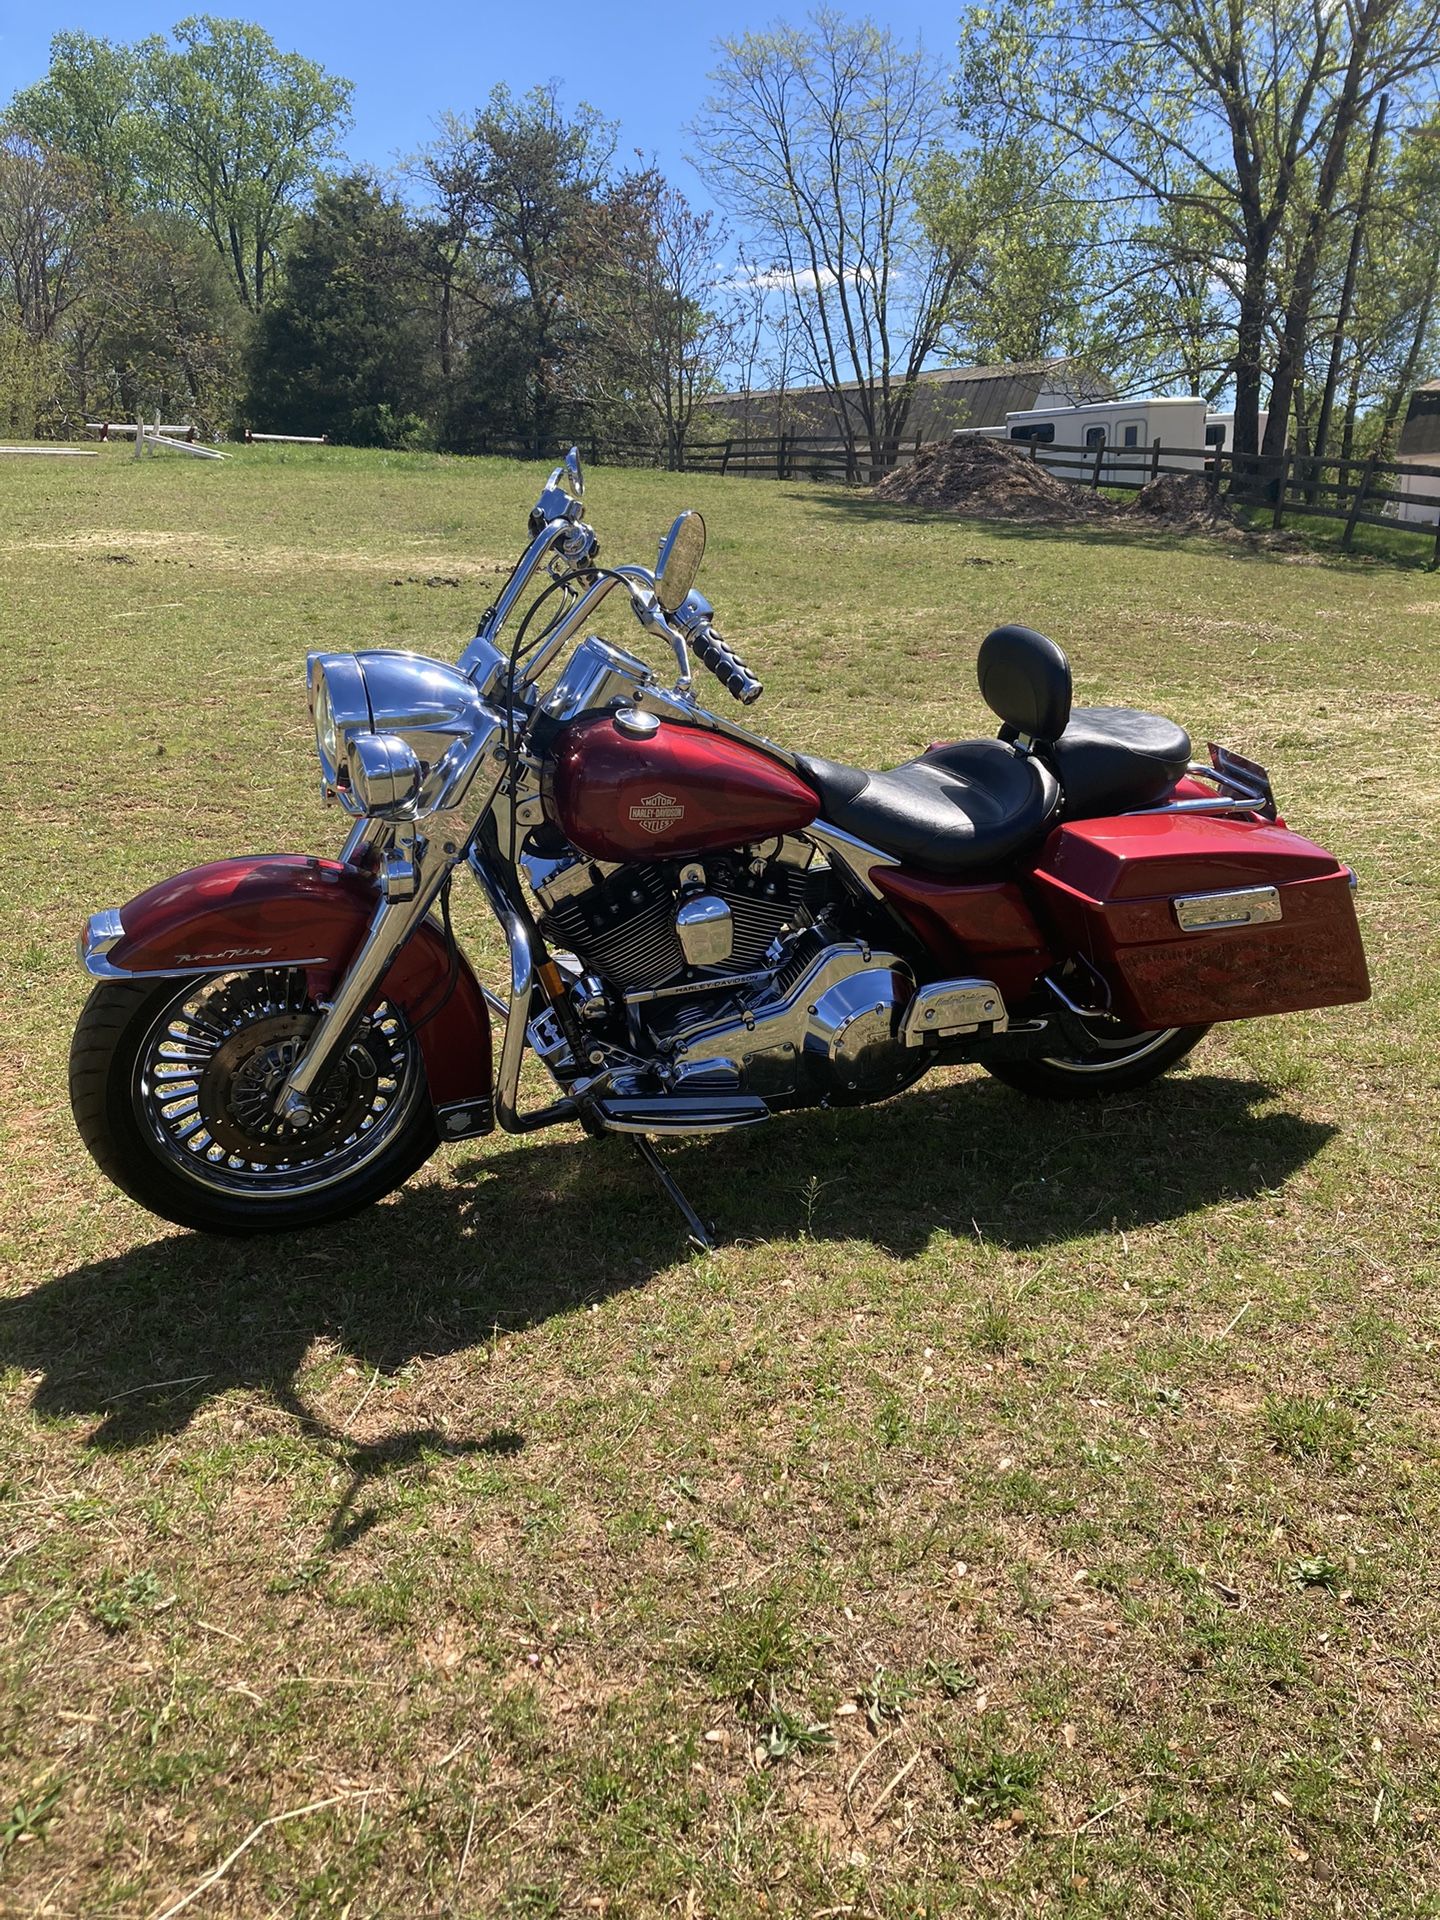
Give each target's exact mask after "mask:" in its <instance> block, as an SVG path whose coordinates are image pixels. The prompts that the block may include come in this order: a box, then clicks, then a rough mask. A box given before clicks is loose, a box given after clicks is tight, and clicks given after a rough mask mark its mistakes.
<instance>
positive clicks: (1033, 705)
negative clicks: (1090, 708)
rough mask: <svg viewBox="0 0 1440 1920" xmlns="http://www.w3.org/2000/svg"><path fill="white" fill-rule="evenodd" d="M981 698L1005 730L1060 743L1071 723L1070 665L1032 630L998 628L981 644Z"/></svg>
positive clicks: (1062, 653)
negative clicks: (1000, 721)
mask: <svg viewBox="0 0 1440 1920" xmlns="http://www.w3.org/2000/svg"><path fill="white" fill-rule="evenodd" d="M976 671H977V673H978V674H979V677H980V697H981V698H982V699H983V700H984V702H985V704H986V706H987V707H989V708H990V710H991V712H992V713H998V714H999V716H1000V718H1001V719H1002V720H1003V721H1004V722H1005V724H1006V726H1007V727H1013V728H1014V729H1015V731H1016V732H1017V733H1024V734H1028V735H1029V736H1030V737H1031V739H1033V740H1043V741H1046V742H1049V741H1051V740H1058V739H1059V738H1060V735H1061V734H1062V733H1063V732H1064V731H1065V727H1066V723H1067V722H1068V721H1069V718H1070V662H1069V661H1068V660H1067V659H1066V658H1065V651H1064V649H1063V647H1058V646H1056V644H1055V642H1054V641H1053V640H1047V639H1046V638H1045V635H1044V634H1043V633H1036V632H1035V631H1034V630H1033V629H1032V628H1030V627H996V628H995V630H994V632H993V633H987V634H986V636H985V638H984V639H983V640H982V641H981V643H980V657H979V659H978V660H977V662H976Z"/></svg>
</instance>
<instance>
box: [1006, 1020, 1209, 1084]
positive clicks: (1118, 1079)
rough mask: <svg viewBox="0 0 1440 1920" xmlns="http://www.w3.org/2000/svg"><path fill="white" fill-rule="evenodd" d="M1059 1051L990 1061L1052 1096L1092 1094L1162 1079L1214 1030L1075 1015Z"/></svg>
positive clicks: (1012, 1078)
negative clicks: (1135, 1024)
mask: <svg viewBox="0 0 1440 1920" xmlns="http://www.w3.org/2000/svg"><path fill="white" fill-rule="evenodd" d="M1066 1024H1067V1029H1068V1030H1067V1031H1066V1032H1065V1033H1064V1036H1063V1040H1062V1042H1061V1044H1060V1045H1059V1046H1057V1048H1056V1050H1055V1052H1054V1053H1046V1054H1040V1055H1038V1056H1037V1057H1036V1058H1034V1059H1030V1060H996V1061H993V1062H992V1061H988V1060H987V1061H986V1062H985V1066H986V1070H987V1072H989V1073H993V1074H994V1076H995V1078H996V1079H997V1080H1003V1081H1004V1082H1005V1084H1006V1086H1007V1087H1015V1088H1017V1089H1018V1090H1019V1092H1021V1093H1028V1094H1033V1095H1036V1096H1038V1097H1040V1098H1043V1099H1048V1100H1088V1099H1091V1098H1093V1096H1094V1095H1096V1094H1099V1093H1125V1092H1128V1091H1129V1090H1130V1089H1131V1088H1134V1087H1143V1086H1146V1085H1148V1083H1149V1082H1150V1081H1151V1080H1158V1079H1159V1077H1160V1075H1161V1074H1162V1073H1165V1072H1168V1070H1169V1069H1170V1068H1171V1067H1173V1066H1174V1065H1175V1062H1176V1061H1177V1060H1183V1059H1184V1058H1185V1055H1186V1054H1187V1053H1189V1051H1190V1049H1191V1048H1192V1047H1193V1046H1195V1045H1196V1044H1197V1042H1199V1041H1200V1040H1202V1039H1203V1038H1204V1037H1205V1035H1206V1034H1207V1033H1208V1032H1209V1031H1210V1029H1209V1027H1208V1026H1203V1027H1159V1028H1155V1029H1150V1030H1145V1029H1142V1028H1139V1027H1127V1026H1125V1025H1123V1024H1122V1023H1121V1022H1120V1021H1118V1020H1094V1021H1086V1020H1079V1019H1072V1020H1070V1021H1068V1022H1067V1023H1066Z"/></svg>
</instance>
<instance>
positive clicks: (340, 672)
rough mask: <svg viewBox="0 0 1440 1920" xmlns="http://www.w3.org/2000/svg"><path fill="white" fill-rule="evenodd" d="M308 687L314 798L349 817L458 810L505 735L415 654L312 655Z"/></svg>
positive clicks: (451, 671) (453, 678) (440, 669)
mask: <svg viewBox="0 0 1440 1920" xmlns="http://www.w3.org/2000/svg"><path fill="white" fill-rule="evenodd" d="M306 681H307V686H308V690H309V701H310V716H311V719H312V720H313V721H314V723H315V746H316V751H317V753H318V754H319V757H320V774H321V785H322V790H323V792H324V794H325V797H326V798H327V799H328V800H338V801H339V803H340V804H341V806H343V807H344V808H345V810H346V812H347V813H352V814H357V815H367V814H373V815H377V816H380V817H382V818H383V817H410V818H419V817H420V816H422V815H424V814H427V813H433V812H436V811H439V810H444V809H449V808H452V807H458V806H459V805H460V804H461V803H462V802H463V801H464V800H465V798H466V796H467V793H468V791H469V788H470V785H471V782H472V781H473V779H474V777H475V774H476V771H477V769H479V768H480V767H481V766H482V765H483V764H484V762H485V761H486V760H487V759H488V758H490V757H491V755H492V750H493V748H494V747H495V745H496V744H498V742H499V740H500V737H501V734H502V731H503V729H502V726H501V721H500V717H499V715H498V714H497V713H496V712H495V711H494V710H493V709H492V708H491V707H490V706H488V705H487V704H486V702H485V701H484V700H483V699H482V698H481V696H480V694H479V692H478V691H477V690H476V688H475V686H474V685H473V684H472V683H471V681H469V680H467V679H466V677H465V675H464V674H463V673H459V672H457V671H456V669H455V668H454V667H447V666H444V665H442V664H441V662H439V661H438V660H427V659H425V658H424V657H423V656H422V655H420V654H414V653H391V652H380V651H375V652H367V653H312V654H311V656H310V658H309V661H308V662H307V665H306ZM499 771H500V769H499V764H498V762H497V763H496V768H495V777H496V782H497V784H498V780H499Z"/></svg>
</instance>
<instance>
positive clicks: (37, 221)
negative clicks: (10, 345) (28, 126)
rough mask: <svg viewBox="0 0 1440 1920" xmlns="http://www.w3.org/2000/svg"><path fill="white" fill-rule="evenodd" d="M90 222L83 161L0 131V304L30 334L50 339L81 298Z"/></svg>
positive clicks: (89, 194) (90, 196)
mask: <svg viewBox="0 0 1440 1920" xmlns="http://www.w3.org/2000/svg"><path fill="white" fill-rule="evenodd" d="M93 220H94V195H93V191H92V188H91V184H90V181H89V178H88V176H87V174H86V171H85V169H84V168H83V167H81V166H79V165H78V164H77V163H76V162H75V161H73V160H71V159H70V158H69V157H68V156H67V155H65V154H62V153H56V152H53V151H52V150H51V149H50V148H48V147H44V146H41V145H40V144H39V142H38V141H35V140H32V139H29V138H27V137H26V136H25V135H23V134H15V133H7V134H0V304H3V305H4V306H5V307H7V308H8V309H9V312H10V315H11V317H12V318H13V320H14V322H15V324H16V325H18V327H19V328H20V329H21V331H22V332H23V333H25V334H26V335H28V337H29V338H30V339H32V340H37V341H48V340H53V339H55V338H56V337H57V334H58V331H59V328H60V325H61V323H62V321H63V319H64V317H65V315H66V313H67V312H68V311H69V309H70V308H71V307H72V306H73V305H74V304H75V302H76V301H77V300H78V299H79V298H80V296H81V292H82V289H83V285H84V280H83V274H82V263H83V258H84V243H85V236H86V234H87V232H88V231H89V229H90V228H91V226H92V224H93Z"/></svg>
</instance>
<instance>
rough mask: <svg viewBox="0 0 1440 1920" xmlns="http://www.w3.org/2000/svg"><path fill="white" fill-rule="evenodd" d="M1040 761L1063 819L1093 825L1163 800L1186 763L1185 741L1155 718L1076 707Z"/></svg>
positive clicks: (1187, 743) (1178, 729) (1131, 710)
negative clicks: (1060, 797)
mask: <svg viewBox="0 0 1440 1920" xmlns="http://www.w3.org/2000/svg"><path fill="white" fill-rule="evenodd" d="M1045 757H1046V759H1047V760H1048V761H1049V762H1050V765H1051V767H1052V768H1053V769H1054V771H1055V774H1056V775H1057V777H1058V779H1059V781H1060V785H1061V788H1062V789H1063V791H1064V795H1065V816H1066V818H1067V819H1070V820H1093V819H1096V818H1098V817H1099V816H1100V815H1101V814H1106V813H1124V812H1125V811H1127V810H1128V809H1130V808H1134V807H1149V806H1154V805H1155V804H1156V802H1157V801H1161V800H1164V799H1167V798H1168V797H1169V795H1170V793H1171V792H1172V791H1173V790H1174V787H1175V783H1176V781H1177V780H1180V779H1182V778H1183V777H1184V773H1185V769H1186V768H1187V767H1188V766H1189V764H1190V736H1189V734H1188V733H1186V731H1185V729H1184V728H1183V727H1177V726H1176V724H1175V722H1174V721H1173V720H1166V719H1164V718H1163V717H1162V716H1161V715H1160V714H1158V713H1140V712H1138V711H1137V710H1136V709H1135V708H1133V707H1075V708H1073V709H1072V710H1071V714H1070V721H1069V725H1068V726H1067V727H1066V728H1065V731H1064V732H1063V733H1062V734H1061V735H1060V737H1059V739H1058V740H1056V741H1055V742H1053V744H1052V745H1051V746H1050V747H1048V748H1047V749H1045Z"/></svg>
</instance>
